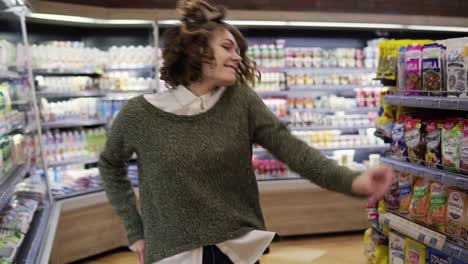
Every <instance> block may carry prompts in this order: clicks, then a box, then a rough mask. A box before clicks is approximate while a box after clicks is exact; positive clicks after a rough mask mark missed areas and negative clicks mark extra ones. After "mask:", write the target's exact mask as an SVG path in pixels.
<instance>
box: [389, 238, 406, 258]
mask: <svg viewBox="0 0 468 264" xmlns="http://www.w3.org/2000/svg"><path fill="white" fill-rule="evenodd" d="M388 244H389V250H390V251H389V254H388V256H389V261H390V262H389V264H404V261H405V256H404V255H405V237H403V236H402V235H400V234H399V233H397V232H395V231H392V232H390V234H389V236H388Z"/></svg>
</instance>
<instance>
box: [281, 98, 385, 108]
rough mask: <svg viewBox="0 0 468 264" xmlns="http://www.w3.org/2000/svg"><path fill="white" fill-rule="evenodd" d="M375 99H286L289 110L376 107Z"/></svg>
mask: <svg viewBox="0 0 468 264" xmlns="http://www.w3.org/2000/svg"><path fill="white" fill-rule="evenodd" d="M373 98H375V99H370V100H369V99H367V98H364V97H360V96H359V97H357V98H346V97H338V96H336V95H329V96H317V97H291V98H288V105H289V109H292V110H295V109H331V110H333V109H336V110H343V109H355V108H360V107H372V108H373V107H376V103H375V102H374V100H376V101H378V100H379V98H378V97H373Z"/></svg>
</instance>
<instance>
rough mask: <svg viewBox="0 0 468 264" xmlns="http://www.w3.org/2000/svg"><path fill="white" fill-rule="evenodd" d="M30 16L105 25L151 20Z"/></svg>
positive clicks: (149, 21) (35, 14) (141, 22)
mask: <svg viewBox="0 0 468 264" xmlns="http://www.w3.org/2000/svg"><path fill="white" fill-rule="evenodd" d="M29 17H31V18H37V19H45V20H54V21H66V22H74V23H82V24H105V25H144V24H151V23H152V22H153V21H151V20H132V19H96V18H89V17H80V16H65V15H53V14H41V13H32V14H31V15H29Z"/></svg>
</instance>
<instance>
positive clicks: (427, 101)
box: [384, 95, 468, 111]
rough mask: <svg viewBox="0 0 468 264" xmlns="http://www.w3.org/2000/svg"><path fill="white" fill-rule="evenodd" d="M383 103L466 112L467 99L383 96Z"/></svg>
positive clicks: (467, 108) (467, 109) (467, 107)
mask: <svg viewBox="0 0 468 264" xmlns="http://www.w3.org/2000/svg"><path fill="white" fill-rule="evenodd" d="M384 102H385V103H386V104H391V105H399V106H407V107H418V108H430V109H446V110H463V111H468V98H450V97H431V96H404V95H385V96H384Z"/></svg>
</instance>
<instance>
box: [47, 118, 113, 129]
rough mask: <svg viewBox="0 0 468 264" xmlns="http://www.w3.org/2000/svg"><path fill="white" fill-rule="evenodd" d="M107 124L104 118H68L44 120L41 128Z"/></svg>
mask: <svg viewBox="0 0 468 264" xmlns="http://www.w3.org/2000/svg"><path fill="white" fill-rule="evenodd" d="M105 124H107V121H106V120H99V119H97V120H68V121H58V122H46V123H42V128H43V129H52V128H68V127H82V126H98V125H105Z"/></svg>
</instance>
